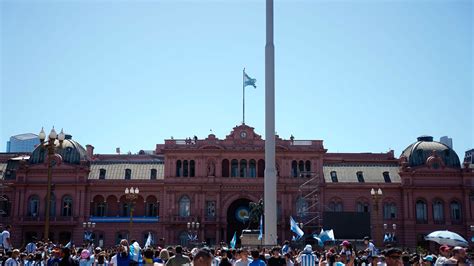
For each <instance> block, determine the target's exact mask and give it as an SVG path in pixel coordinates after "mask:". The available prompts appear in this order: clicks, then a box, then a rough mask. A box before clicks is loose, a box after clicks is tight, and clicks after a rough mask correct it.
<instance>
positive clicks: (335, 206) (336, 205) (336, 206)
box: [329, 201, 343, 212]
mask: <svg viewBox="0 0 474 266" xmlns="http://www.w3.org/2000/svg"><path fill="white" fill-rule="evenodd" d="M329 210H330V211H333V212H342V210H343V207H342V202H340V201H331V202H330V203H329Z"/></svg>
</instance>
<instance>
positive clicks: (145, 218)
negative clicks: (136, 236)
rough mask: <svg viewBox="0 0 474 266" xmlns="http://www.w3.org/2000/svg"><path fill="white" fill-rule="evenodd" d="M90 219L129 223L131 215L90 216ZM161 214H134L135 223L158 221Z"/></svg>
mask: <svg viewBox="0 0 474 266" xmlns="http://www.w3.org/2000/svg"><path fill="white" fill-rule="evenodd" d="M89 221H90V222H93V223H129V222H130V216H114V217H110V216H90V217H89ZM159 221H160V217H159V216H133V223H157V222H159Z"/></svg>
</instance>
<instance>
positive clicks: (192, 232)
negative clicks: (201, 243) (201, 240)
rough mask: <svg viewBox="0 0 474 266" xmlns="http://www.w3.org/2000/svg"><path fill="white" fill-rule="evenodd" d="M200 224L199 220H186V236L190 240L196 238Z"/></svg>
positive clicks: (193, 240)
mask: <svg viewBox="0 0 474 266" xmlns="http://www.w3.org/2000/svg"><path fill="white" fill-rule="evenodd" d="M200 225H201V224H200V223H199V222H194V221H193V222H188V224H187V226H188V238H189V240H190V241H191V242H195V241H197V240H198V230H199V226H200Z"/></svg>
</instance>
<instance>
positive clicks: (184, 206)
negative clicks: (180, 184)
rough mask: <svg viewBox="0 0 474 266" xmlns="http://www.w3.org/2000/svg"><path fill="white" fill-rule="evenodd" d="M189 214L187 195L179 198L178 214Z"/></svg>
mask: <svg viewBox="0 0 474 266" xmlns="http://www.w3.org/2000/svg"><path fill="white" fill-rule="evenodd" d="M190 215H191V201H190V200H189V198H188V196H183V197H182V198H181V199H180V200H179V216H180V217H189V216H190Z"/></svg>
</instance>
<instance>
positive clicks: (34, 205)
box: [28, 195, 40, 217]
mask: <svg viewBox="0 0 474 266" xmlns="http://www.w3.org/2000/svg"><path fill="white" fill-rule="evenodd" d="M39 208H40V200H39V197H38V196H37V195H33V196H31V197H30V199H29V200H28V216H31V217H38V215H39Z"/></svg>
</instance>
